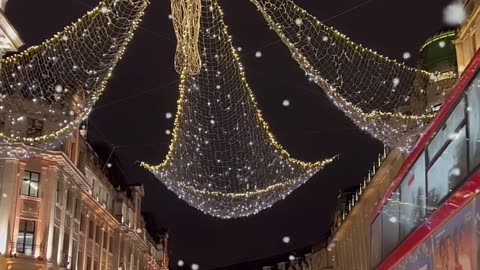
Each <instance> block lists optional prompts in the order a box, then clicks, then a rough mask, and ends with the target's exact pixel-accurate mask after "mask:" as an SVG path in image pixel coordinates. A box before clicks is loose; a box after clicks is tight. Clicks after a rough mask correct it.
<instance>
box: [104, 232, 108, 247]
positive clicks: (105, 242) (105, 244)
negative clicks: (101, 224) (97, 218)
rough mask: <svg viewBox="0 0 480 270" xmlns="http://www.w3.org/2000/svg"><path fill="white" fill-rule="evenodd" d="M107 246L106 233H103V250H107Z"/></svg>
mask: <svg viewBox="0 0 480 270" xmlns="http://www.w3.org/2000/svg"><path fill="white" fill-rule="evenodd" d="M107 246H108V233H107V232H106V231H105V232H104V233H103V248H104V249H107Z"/></svg>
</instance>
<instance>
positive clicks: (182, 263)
mask: <svg viewBox="0 0 480 270" xmlns="http://www.w3.org/2000/svg"><path fill="white" fill-rule="evenodd" d="M177 265H178V266H180V267H182V266H183V265H185V263H184V262H183V261H182V260H178V262H177Z"/></svg>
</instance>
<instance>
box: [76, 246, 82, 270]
mask: <svg viewBox="0 0 480 270" xmlns="http://www.w3.org/2000/svg"><path fill="white" fill-rule="evenodd" d="M77 269H78V270H82V269H83V253H82V251H81V249H78V257H77Z"/></svg>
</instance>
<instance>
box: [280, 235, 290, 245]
mask: <svg viewBox="0 0 480 270" xmlns="http://www.w3.org/2000/svg"><path fill="white" fill-rule="evenodd" d="M282 242H283V243H285V244H288V243H290V237H289V236H284V237H283V239H282Z"/></svg>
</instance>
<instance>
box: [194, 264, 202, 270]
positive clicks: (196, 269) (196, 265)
mask: <svg viewBox="0 0 480 270" xmlns="http://www.w3.org/2000/svg"><path fill="white" fill-rule="evenodd" d="M198 269H200V266H199V265H198V264H195V263H194V264H192V270H198Z"/></svg>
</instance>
